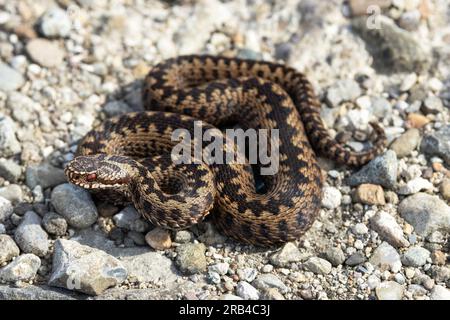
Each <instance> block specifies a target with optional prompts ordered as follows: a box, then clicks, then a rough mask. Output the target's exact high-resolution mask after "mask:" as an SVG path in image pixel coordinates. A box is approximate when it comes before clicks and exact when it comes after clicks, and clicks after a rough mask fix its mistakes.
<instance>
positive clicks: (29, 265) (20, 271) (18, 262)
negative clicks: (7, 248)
mask: <svg viewBox="0 0 450 320" xmlns="http://www.w3.org/2000/svg"><path fill="white" fill-rule="evenodd" d="M40 266H41V259H39V257H38V256H35V255H34V254H32V253H26V254H22V255H20V256H18V257H17V258H16V259H14V261H13V262H11V263H10V264H8V265H6V267H4V268H1V269H0V281H3V282H12V283H14V282H17V281H29V280H32V279H33V278H34V277H35V276H36V273H37V271H38V269H39V267H40Z"/></svg>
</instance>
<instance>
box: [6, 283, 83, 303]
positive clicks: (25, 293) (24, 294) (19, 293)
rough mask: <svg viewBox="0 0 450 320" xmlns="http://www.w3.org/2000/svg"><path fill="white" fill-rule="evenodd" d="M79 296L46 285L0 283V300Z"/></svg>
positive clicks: (70, 298) (66, 298) (69, 298)
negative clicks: (17, 285) (17, 286)
mask: <svg viewBox="0 0 450 320" xmlns="http://www.w3.org/2000/svg"><path fill="white" fill-rule="evenodd" d="M77 298H80V297H76V296H74V294H68V293H67V291H64V292H62V290H59V289H54V288H50V287H47V286H39V287H38V286H34V285H27V286H26V287H24V288H15V287H13V286H7V285H0V300H74V299H77Z"/></svg>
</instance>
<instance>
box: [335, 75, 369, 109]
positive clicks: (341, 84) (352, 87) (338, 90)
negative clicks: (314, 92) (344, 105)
mask: <svg viewBox="0 0 450 320" xmlns="http://www.w3.org/2000/svg"><path fill="white" fill-rule="evenodd" d="M360 95H361V88H360V87H359V84H358V83H357V82H356V81H355V80H353V79H344V80H339V81H337V82H335V83H334V84H333V85H332V86H331V87H330V88H329V89H328V91H327V95H326V101H327V103H328V104H329V105H330V106H331V107H337V106H339V104H340V103H341V102H343V101H352V100H354V99H356V98H358V97H359V96H360Z"/></svg>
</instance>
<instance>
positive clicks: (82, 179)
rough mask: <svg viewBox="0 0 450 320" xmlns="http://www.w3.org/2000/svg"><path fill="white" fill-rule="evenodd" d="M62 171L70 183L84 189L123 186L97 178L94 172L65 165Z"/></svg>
mask: <svg viewBox="0 0 450 320" xmlns="http://www.w3.org/2000/svg"><path fill="white" fill-rule="evenodd" d="M64 173H65V175H66V177H67V179H68V181H69V182H70V183H72V184H74V185H76V186H79V187H81V188H84V189H89V190H94V189H112V188H118V187H122V186H123V184H122V183H117V182H113V181H102V180H100V179H97V176H96V173H95V172H77V171H74V170H72V169H71V168H69V167H66V169H65V170H64Z"/></svg>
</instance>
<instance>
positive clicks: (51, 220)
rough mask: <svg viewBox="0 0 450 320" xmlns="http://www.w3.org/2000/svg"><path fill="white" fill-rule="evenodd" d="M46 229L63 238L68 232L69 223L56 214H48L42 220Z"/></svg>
mask: <svg viewBox="0 0 450 320" xmlns="http://www.w3.org/2000/svg"><path fill="white" fill-rule="evenodd" d="M42 226H43V227H44V229H45V230H46V231H47V232H48V233H50V234H53V235H55V236H63V235H65V234H66V231H67V221H66V219H64V218H63V217H62V216H60V215H59V214H57V213H55V212H47V213H46V214H45V215H44V218H43V219H42Z"/></svg>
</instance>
